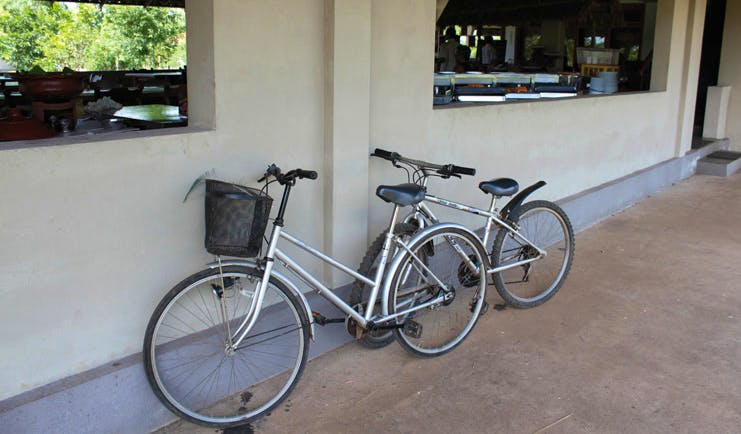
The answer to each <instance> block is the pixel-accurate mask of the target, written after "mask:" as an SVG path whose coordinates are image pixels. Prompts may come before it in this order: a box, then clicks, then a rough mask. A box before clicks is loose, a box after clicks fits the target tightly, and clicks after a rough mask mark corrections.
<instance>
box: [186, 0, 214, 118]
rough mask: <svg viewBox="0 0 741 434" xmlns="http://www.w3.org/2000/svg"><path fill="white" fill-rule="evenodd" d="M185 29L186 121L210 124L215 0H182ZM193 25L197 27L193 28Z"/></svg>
mask: <svg viewBox="0 0 741 434" xmlns="http://www.w3.org/2000/svg"><path fill="white" fill-rule="evenodd" d="M185 20H186V22H187V26H188V30H190V31H189V32H188V76H189V77H191V78H192V77H197V80H189V81H188V125H189V126H191V127H200V128H213V127H214V117H215V110H216V105H215V103H214V92H215V89H216V80H215V77H214V2H213V0H185ZM193 29H196V30H193Z"/></svg>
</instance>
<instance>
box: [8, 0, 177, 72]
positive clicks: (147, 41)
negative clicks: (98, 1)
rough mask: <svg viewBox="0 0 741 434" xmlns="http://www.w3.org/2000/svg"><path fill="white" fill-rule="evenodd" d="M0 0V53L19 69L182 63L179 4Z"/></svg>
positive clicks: (152, 66) (135, 67) (168, 65)
mask: <svg viewBox="0 0 741 434" xmlns="http://www.w3.org/2000/svg"><path fill="white" fill-rule="evenodd" d="M74 6H75V7H70V6H68V5H66V4H64V3H59V2H54V3H48V2H42V1H37V0H0V57H2V58H3V59H4V60H6V61H7V62H8V63H10V64H12V65H14V66H15V67H16V68H17V69H19V70H28V69H31V68H32V67H33V66H34V65H38V66H40V67H42V68H43V69H45V70H47V71H58V70H61V69H63V68H64V67H70V68H72V69H76V70H95V69H138V68H167V67H180V66H182V65H184V64H185V13H184V11H183V10H182V9H168V8H157V7H139V6H105V7H103V8H100V7H98V6H94V5H88V4H77V5H74Z"/></svg>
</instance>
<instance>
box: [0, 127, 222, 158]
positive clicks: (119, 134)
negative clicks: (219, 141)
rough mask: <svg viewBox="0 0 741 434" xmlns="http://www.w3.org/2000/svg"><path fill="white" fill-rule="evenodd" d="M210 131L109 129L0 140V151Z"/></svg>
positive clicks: (192, 128) (206, 130) (203, 129)
mask: <svg viewBox="0 0 741 434" xmlns="http://www.w3.org/2000/svg"><path fill="white" fill-rule="evenodd" d="M208 131H212V129H210V128H203V127H179V128H163V129H157V130H131V131H111V132H109V133H97V134H83V135H79V136H57V137H52V138H49V139H40V140H15V141H12V142H0V152H2V151H9V150H16V149H30V148H46V147H50V146H68V145H75V144H80V143H95V142H108V141H116V140H136V139H143V138H149V137H160V136H172V135H181V134H194V133H202V132H208Z"/></svg>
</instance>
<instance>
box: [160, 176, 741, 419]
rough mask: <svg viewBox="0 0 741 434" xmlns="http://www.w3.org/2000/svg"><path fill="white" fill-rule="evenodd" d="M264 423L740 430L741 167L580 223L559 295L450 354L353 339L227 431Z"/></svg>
mask: <svg viewBox="0 0 741 434" xmlns="http://www.w3.org/2000/svg"><path fill="white" fill-rule="evenodd" d="M489 301H490V302H491V303H492V304H493V303H499V302H500V301H499V298H498V296H497V295H496V291H495V290H494V288H493V287H492V288H491V292H490V295H489ZM252 429H254V431H255V432H258V433H287V432H291V433H322V432H343V433H345V432H346V433H349V432H399V433H417V432H420V433H422V432H424V433H463V432H466V433H467V432H476V433H479V432H480V433H495V432H496V433H544V432H547V433H649V432H650V433H732V432H733V433H737V432H740V430H741V174H739V175H735V176H733V177H731V178H712V177H703V176H695V177H692V178H690V179H689V180H687V181H685V182H682V183H680V184H677V185H675V186H673V187H672V188H670V189H668V190H666V191H664V192H662V193H660V194H658V195H657V196H655V197H651V198H649V199H647V200H646V201H644V202H642V203H640V204H638V205H636V206H634V207H632V208H630V209H628V210H627V211H624V212H622V213H620V214H618V215H616V216H614V217H612V218H610V219H608V220H607V221H605V222H603V223H600V224H598V225H596V226H594V227H592V228H590V229H588V230H586V231H584V232H582V233H580V234H578V235H577V239H576V258H575V262H574V267H573V269H572V271H571V275H570V276H569V279H568V281H567V283H566V285H565V286H564V287H563V288H562V289H561V292H560V293H559V294H557V295H556V297H555V298H553V299H552V300H551V301H549V302H548V303H546V304H545V305H543V306H541V307H538V308H536V309H531V310H514V309H507V310H505V311H502V312H496V311H494V310H493V309H490V311H489V313H488V314H487V315H486V316H485V317H483V318H482V320H481V321H480V322H479V323H478V325H477V327H476V329H475V330H474V331H473V333H472V334H471V336H470V337H469V338H468V340H467V341H466V342H464V343H463V345H462V346H461V347H460V348H459V349H457V350H456V351H454V352H452V353H451V354H449V355H446V356H443V357H441V358H437V359H432V360H421V359H417V358H414V357H413V356H411V355H408V354H407V353H406V352H404V351H403V350H402V349H401V348H400V347H399V346H398V345H392V346H390V347H387V348H385V349H383V350H378V351H369V350H365V349H362V348H361V347H359V346H358V345H354V344H352V345H348V346H345V347H342V348H339V349H337V350H334V351H332V352H330V353H327V354H325V355H323V356H321V357H319V358H317V359H315V360H313V361H312V362H311V363H310V364H309V365H308V367H307V369H306V370H305V371H304V375H303V377H302V379H301V381H300V382H299V384H298V386H297V388H296V389H295V390H294V392H293V394H292V395H291V396H290V397H289V399H288V400H287V401H286V402H284V403H283V404H282V405H281V406H280V407H279V408H278V409H277V410H275V411H273V413H272V414H271V415H270V416H268V417H266V418H264V419H262V420H260V421H258V422H256V423H254V424H253V425H252V426H250V427H245V428H244V429H240V430H233V431H230V432H251V430H252ZM163 432H168V433H172V432H189V433H190V432H203V433H213V432H214V430H212V429H202V430H201V429H199V428H198V427H195V426H194V425H190V424H188V423H183V422H179V423H177V424H175V425H172V426H170V427H168V428H166V429H165V430H163Z"/></svg>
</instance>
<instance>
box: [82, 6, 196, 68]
mask: <svg viewBox="0 0 741 434" xmlns="http://www.w3.org/2000/svg"><path fill="white" fill-rule="evenodd" d="M104 9H105V14H104V18H103V24H102V26H101V37H100V38H98V40H97V41H96V42H95V43H94V45H93V47H91V61H92V63H93V65H92V66H93V67H94V68H95V69H134V68H163V67H167V66H169V65H168V63H169V61H170V59H171V57H172V56H173V54H174V53H176V51H177V47H178V43H179V40H180V38H181V35H183V34H184V33H185V17H184V13H183V12H182V11H181V10H177V9H165V8H154V7H151V8H142V7H131V6H106V7H105V8H104Z"/></svg>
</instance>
